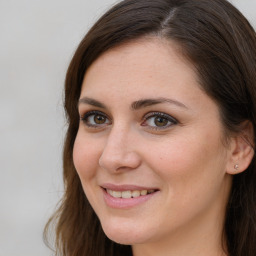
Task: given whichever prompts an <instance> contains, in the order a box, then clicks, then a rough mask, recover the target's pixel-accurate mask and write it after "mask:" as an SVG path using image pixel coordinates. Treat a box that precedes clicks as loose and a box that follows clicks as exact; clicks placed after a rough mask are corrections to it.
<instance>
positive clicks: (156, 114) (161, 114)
mask: <svg viewBox="0 0 256 256" xmlns="http://www.w3.org/2000/svg"><path fill="white" fill-rule="evenodd" d="M153 117H163V118H165V119H166V120H168V121H169V122H171V124H169V125H167V126H163V127H160V126H150V125H143V123H145V122H146V121H147V120H149V119H150V118H153ZM178 123H179V121H178V120H177V119H176V118H174V117H172V116H171V115H169V114H166V113H164V112H156V111H153V112H149V113H147V114H146V115H145V116H144V117H143V122H142V126H148V127H149V128H150V129H155V130H163V129H168V128H169V127H171V126H173V125H175V124H178Z"/></svg>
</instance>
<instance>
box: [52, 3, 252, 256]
mask: <svg viewBox="0 0 256 256" xmlns="http://www.w3.org/2000/svg"><path fill="white" fill-rule="evenodd" d="M255 74H256V38H255V32H254V30H253V28H252V27H251V26H250V25H249V23H248V22H247V21H246V19H245V18H244V17H243V16H242V14H241V13H240V12H239V11H238V10H237V9H235V8H234V7H233V6H232V5H231V4H230V3H228V2H227V1H225V0H214V1H213V0H124V1H122V2H120V3H119V4H117V5H116V6H114V7H113V8H112V9H111V10H109V11H108V12H107V13H106V14H105V15H103V17H102V18H101V19H99V21H98V22H97V23H96V24H95V25H94V26H93V27H92V29H91V30H90V31H89V32H88V34H87V35H86V36H85V38H84V39H83V40H82V42H81V43H80V45H79V46H78V49H77V51H76V52H75V55H74V57H73V59H72V61H71V64H70V66H69V69H68V72H67V77H66V84H65V109H66V113H67V120H68V124H69V126H68V131H67V136H66V141H65V148H64V180H65V195H64V198H63V201H62V204H61V206H60V208H59V210H58V212H57V213H56V214H55V216H54V217H53V219H52V220H55V219H56V220H57V226H56V235H57V237H56V246H57V253H59V254H60V255H67V256H71V255H72V256H74V255H79V256H81V255H134V256H143V255H158V256H161V255H175V256H181V255H191V256H193V255H197V256H198V255H207V256H219V255H229V256H255V255H256V243H255V237H256V207H255V202H256V200H255V199H256V198H255V197H256V188H255V182H256V173H255V172H256V170H255V161H254V149H253V148H254V145H255V136H254V134H255V127H256V117H255V113H256V76H255ZM52 220H51V221H52Z"/></svg>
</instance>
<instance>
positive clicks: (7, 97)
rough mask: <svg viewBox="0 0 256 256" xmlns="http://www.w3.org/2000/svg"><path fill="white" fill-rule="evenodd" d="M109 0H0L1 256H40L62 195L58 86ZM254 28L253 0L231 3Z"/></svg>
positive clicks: (255, 4)
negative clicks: (47, 225) (51, 218)
mask: <svg viewBox="0 0 256 256" xmlns="http://www.w3.org/2000/svg"><path fill="white" fill-rule="evenodd" d="M114 2H117V1H113V0H104V1H100V0H93V1H89V0H72V1H71V0H44V1H43V0H41V1H40V0H0V38H1V40H0V88H1V91H0V167H1V169H0V170H1V175H0V256H47V255H52V252H51V251H50V250H49V249H48V248H47V247H46V246H45V245H44V243H43V239H42V232H43V227H44V225H45V223H46V221H47V219H48V218H49V216H50V215H51V213H52V212H53V210H54V207H55V205H56V203H57V202H58V200H59V199H60V197H61V195H62V193H63V186H62V174H61V172H62V170H61V167H62V160H61V154H62V145H63V137H64V133H65V128H66V126H65V120H64V114H63V110H62V98H63V83H64V78H65V72H66V69H67V67H68V64H69V61H70V60H71V57H72V55H73V53H74V50H75V49H76V47H77V45H78V43H79V42H80V40H81V39H82V37H83V36H84V35H85V33H86V31H87V30H88V29H89V27H90V26H91V25H92V24H93V23H94V22H95V21H96V20H97V18H98V17H99V16H100V15H101V14H102V13H103V12H105V11H106V10H107V9H108V7H109V6H110V5H112V4H113V3H114ZM232 2H233V4H234V5H235V6H237V7H238V8H239V9H240V10H241V11H242V13H244V15H245V16H246V17H247V18H248V19H249V21H250V22H251V23H252V24H253V25H254V27H256V0H233V1H232Z"/></svg>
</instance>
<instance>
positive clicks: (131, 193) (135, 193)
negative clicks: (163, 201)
mask: <svg viewBox="0 0 256 256" xmlns="http://www.w3.org/2000/svg"><path fill="white" fill-rule="evenodd" d="M104 190H105V191H106V192H107V193H108V194H109V195H110V196H112V197H115V198H126V199H128V198H137V197H141V196H146V195H148V194H152V193H154V192H156V191H157V190H155V189H149V190H146V189H143V190H126V191H116V190H111V189H104Z"/></svg>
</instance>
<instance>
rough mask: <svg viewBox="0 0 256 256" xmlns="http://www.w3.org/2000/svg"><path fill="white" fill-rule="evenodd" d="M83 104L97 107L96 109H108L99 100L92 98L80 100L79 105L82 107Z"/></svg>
mask: <svg viewBox="0 0 256 256" xmlns="http://www.w3.org/2000/svg"><path fill="white" fill-rule="evenodd" d="M82 103H83V104H88V105H92V106H95V107H99V108H105V109H106V108H107V107H106V106H105V105H104V104H103V103H101V102H99V101H97V100H94V99H92V98H88V97H84V98H81V99H79V101H78V105H80V104H82Z"/></svg>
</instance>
